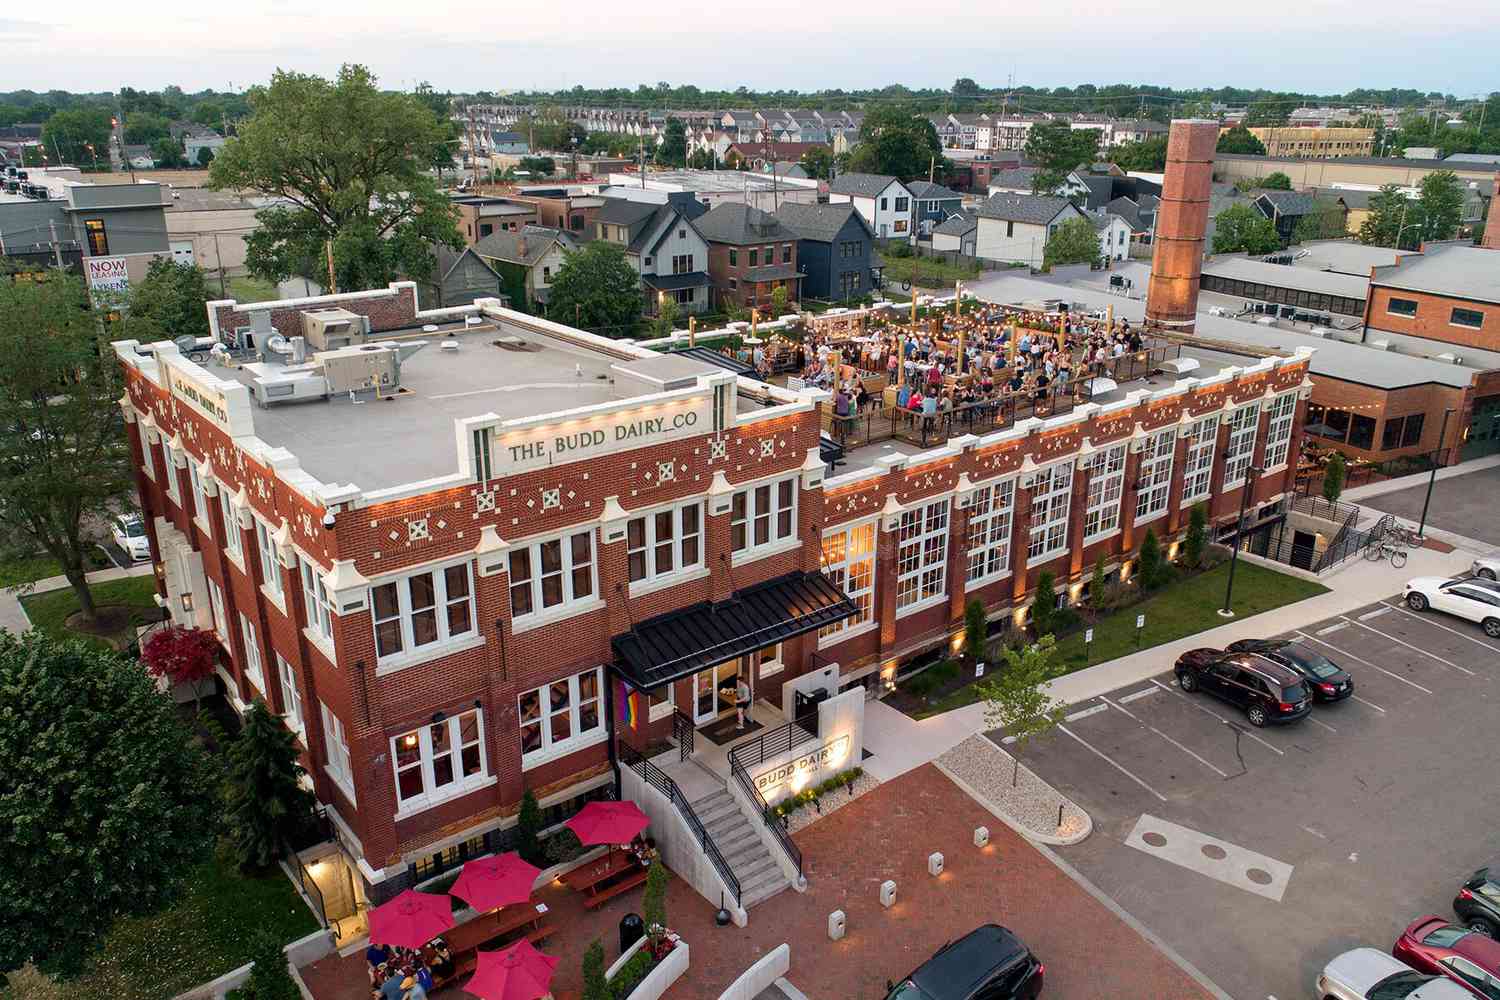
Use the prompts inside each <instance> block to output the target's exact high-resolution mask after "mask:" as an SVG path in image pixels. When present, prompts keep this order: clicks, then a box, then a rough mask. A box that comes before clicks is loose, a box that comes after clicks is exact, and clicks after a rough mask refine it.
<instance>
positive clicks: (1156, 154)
mask: <svg viewBox="0 0 1500 1000" xmlns="http://www.w3.org/2000/svg"><path fill="white" fill-rule="evenodd" d="M1109 158H1110V160H1111V161H1112V162H1114V163H1115V164H1117V165H1118V166H1119V168H1120V169H1121V170H1125V171H1130V170H1141V171H1146V172H1148V173H1159V172H1161V171H1162V170H1164V169H1166V166H1167V137H1166V136H1161V137H1159V138H1156V139H1142V140H1141V141H1139V142H1122V143H1120V145H1118V146H1116V147H1115V148H1114V149H1113V150H1111V151H1110V154H1109Z"/></svg>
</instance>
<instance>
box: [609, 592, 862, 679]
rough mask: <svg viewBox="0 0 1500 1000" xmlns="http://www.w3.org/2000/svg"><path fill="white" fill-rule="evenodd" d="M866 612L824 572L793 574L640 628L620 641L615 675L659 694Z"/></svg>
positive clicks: (666, 616) (617, 641)
mask: <svg viewBox="0 0 1500 1000" xmlns="http://www.w3.org/2000/svg"><path fill="white" fill-rule="evenodd" d="M858 613H859V608H858V606H856V605H855V603H854V602H853V601H851V600H850V599H849V598H848V597H846V596H844V594H843V592H842V591H840V590H839V588H837V587H835V586H834V585H833V584H832V583H831V582H829V580H828V578H827V577H825V576H823V574H821V573H788V574H787V575H786V576H780V577H777V578H776V579H774V580H768V581H766V582H765V583H761V584H757V585H755V586H754V587H747V588H746V589H744V590H741V591H739V592H737V593H736V594H735V595H734V596H733V597H731V598H730V599H729V600H727V601H721V602H720V603H718V604H712V603H709V602H707V601H705V602H703V603H701V604H694V605H692V606H690V607H686V608H683V609H682V610H680V611H673V612H669V613H668V614H665V615H658V616H657V617H655V618H652V619H649V620H647V621H643V622H640V623H639V624H637V625H636V627H635V628H634V629H632V630H631V631H629V632H627V633H625V634H624V635H621V636H616V637H615V639H614V641H613V645H614V651H615V664H614V667H615V670H616V671H617V672H618V673H619V674H620V676H622V677H623V678H625V680H627V681H628V682H630V684H631V685H632V686H633V687H636V688H639V689H641V690H648V689H651V688H656V687H660V686H661V685H663V684H667V683H669V682H671V681H675V680H677V679H679V678H682V677H687V676H688V675H690V674H695V673H697V672H698V671H700V670H706V669H707V668H709V667H712V666H714V665H715V664H718V663H724V662H726V661H729V660H732V659H734V658H735V657H737V656H744V655H745V654H746V653H751V652H754V651H755V650H757V649H760V648H762V647H764V646H770V645H772V644H774V643H778V642H781V641H782V640H783V639H790V638H792V637H793V636H797V635H802V634H803V633H805V632H812V631H814V630H816V629H820V628H823V627H824V626H826V625H832V624H833V623H834V622H839V621H843V620H844V619H845V618H849V617H850V616H852V615H856V614H858Z"/></svg>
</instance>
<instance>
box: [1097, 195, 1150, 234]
mask: <svg viewBox="0 0 1500 1000" xmlns="http://www.w3.org/2000/svg"><path fill="white" fill-rule="evenodd" d="M1160 204H1161V199H1160V198H1158V197H1156V195H1153V194H1146V195H1141V200H1140V201H1136V200H1135V199H1134V198H1127V197H1126V196H1124V195H1121V196H1120V197H1118V198H1114V199H1111V200H1110V202H1109V204H1107V205H1105V206H1104V211H1106V212H1108V213H1110V214H1111V215H1114V216H1118V217H1119V218H1121V219H1124V220H1125V224H1126V225H1128V226H1129V227H1130V236H1131V239H1133V240H1135V241H1136V242H1137V243H1150V242H1151V236H1152V234H1153V233H1155V232H1156V210H1157V206H1159V205H1160Z"/></svg>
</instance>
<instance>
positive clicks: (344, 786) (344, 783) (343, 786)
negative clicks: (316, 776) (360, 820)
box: [323, 765, 359, 806]
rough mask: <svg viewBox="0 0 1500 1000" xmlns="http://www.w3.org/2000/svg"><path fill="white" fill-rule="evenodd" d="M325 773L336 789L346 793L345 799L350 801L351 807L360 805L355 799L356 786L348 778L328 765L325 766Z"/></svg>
mask: <svg viewBox="0 0 1500 1000" xmlns="http://www.w3.org/2000/svg"><path fill="white" fill-rule="evenodd" d="M323 773H324V774H326V775H328V780H329V781H331V782H333V787H334V788H337V789H338V790H339V791H341V792H343V793H344V798H346V799H348V800H349V804H350V805H351V806H357V805H359V800H358V799H356V798H355V797H354V786H353V785H352V784H351V783H350V782H349V780H348V779H347V778H345V777H344V776H343V775H341V774H339V773H338V772H337V771H335V770H334V769H333V768H331V767H329V766H327V765H324V767H323Z"/></svg>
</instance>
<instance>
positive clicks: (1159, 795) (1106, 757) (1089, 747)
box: [1057, 725, 1167, 802]
mask: <svg viewBox="0 0 1500 1000" xmlns="http://www.w3.org/2000/svg"><path fill="white" fill-rule="evenodd" d="M1057 728H1058V729H1060V730H1062V731H1063V733H1065V734H1066V735H1068V736H1071V737H1073V739H1075V740H1077V741H1078V742H1079V743H1080V744H1081V745H1082V746H1083V748H1084V749H1085V750H1087V751H1089V752H1090V753H1092V754H1093V755H1094V756H1096V757H1098V758H1100V759H1101V760H1103V761H1104V762H1105V763H1106V764H1108V765H1109V766H1110V767H1112V768H1114V769H1115V770H1116V771H1119V772H1120V773H1121V774H1123V775H1125V777H1127V778H1129V779H1130V780H1131V781H1133V782H1135V783H1136V784H1137V785H1140V786H1141V787H1142V788H1144V789H1145V790H1146V791H1148V792H1150V793H1151V794H1152V795H1155V796H1156V797H1157V798H1158V799H1160V800H1161V801H1163V802H1165V801H1167V797H1166V796H1165V795H1163V794H1162V793H1161V792H1158V791H1157V790H1156V789H1154V788H1152V787H1151V786H1150V785H1148V784H1146V783H1145V782H1144V781H1142V780H1141V779H1140V778H1137V777H1136V776H1135V775H1133V774H1131V773H1130V772H1129V771H1127V770H1125V768H1124V767H1123V766H1121V765H1120V763H1119V762H1118V761H1116V760H1115V759H1114V758H1113V757H1111V756H1110V755H1109V754H1107V753H1105V752H1104V751H1102V750H1100V749H1098V748H1097V747H1095V746H1094V745H1093V744H1092V743H1090V742H1089V741H1088V740H1086V739H1084V738H1083V737H1081V736H1078V735H1077V734H1075V733H1074V732H1073V730H1071V729H1069V728H1068V727H1067V726H1064V725H1058V727H1057Z"/></svg>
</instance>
